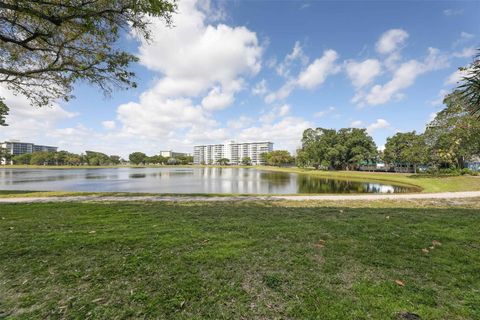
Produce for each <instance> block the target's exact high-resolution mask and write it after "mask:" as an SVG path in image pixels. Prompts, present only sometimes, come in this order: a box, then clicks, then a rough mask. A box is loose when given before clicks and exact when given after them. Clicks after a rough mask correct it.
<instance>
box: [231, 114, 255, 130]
mask: <svg viewBox="0 0 480 320" xmlns="http://www.w3.org/2000/svg"><path fill="white" fill-rule="evenodd" d="M253 122H254V120H253V119H252V118H249V117H245V116H240V117H239V118H237V119H235V120H230V121H228V122H227V126H228V127H229V128H232V129H235V130H238V129H241V128H245V127H246V126H249V125H251V124H252V123H253Z"/></svg>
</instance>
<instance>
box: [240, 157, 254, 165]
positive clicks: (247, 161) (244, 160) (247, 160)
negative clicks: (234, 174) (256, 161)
mask: <svg viewBox="0 0 480 320" xmlns="http://www.w3.org/2000/svg"><path fill="white" fill-rule="evenodd" d="M242 164H243V165H244V166H250V165H252V159H251V158H250V157H243V158H242Z"/></svg>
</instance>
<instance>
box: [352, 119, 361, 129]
mask: <svg viewBox="0 0 480 320" xmlns="http://www.w3.org/2000/svg"><path fill="white" fill-rule="evenodd" d="M350 127H352V128H362V127H363V121H361V120H355V121H352V122H351V123H350Z"/></svg>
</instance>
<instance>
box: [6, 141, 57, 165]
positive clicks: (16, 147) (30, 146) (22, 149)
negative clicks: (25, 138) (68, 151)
mask: <svg viewBox="0 0 480 320" xmlns="http://www.w3.org/2000/svg"><path fill="white" fill-rule="evenodd" d="M0 147H1V148H2V149H6V150H7V151H8V153H9V155H11V156H18V155H21V154H25V153H32V152H56V151H57V149H58V148H57V147H52V146H42V145H38V144H34V143H30V142H20V141H5V142H2V143H0ZM0 161H1V163H2V164H5V163H6V159H5V158H2V159H0Z"/></svg>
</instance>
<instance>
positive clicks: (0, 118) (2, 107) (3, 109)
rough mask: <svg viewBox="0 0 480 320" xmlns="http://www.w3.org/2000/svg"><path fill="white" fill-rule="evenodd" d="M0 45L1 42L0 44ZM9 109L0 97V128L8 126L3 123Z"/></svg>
mask: <svg viewBox="0 0 480 320" xmlns="http://www.w3.org/2000/svg"><path fill="white" fill-rule="evenodd" d="M0 43H1V42H0ZM9 111H10V109H9V108H8V106H7V105H6V104H5V102H3V99H2V98H1V97H0V126H3V127H5V126H8V124H7V123H6V122H5V118H6V116H8V112H9Z"/></svg>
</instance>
